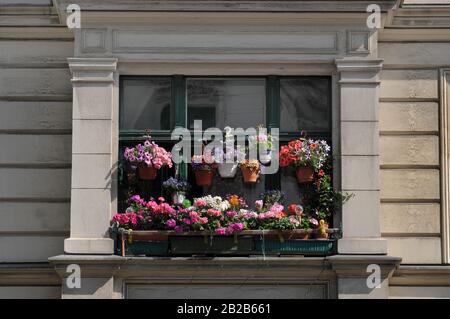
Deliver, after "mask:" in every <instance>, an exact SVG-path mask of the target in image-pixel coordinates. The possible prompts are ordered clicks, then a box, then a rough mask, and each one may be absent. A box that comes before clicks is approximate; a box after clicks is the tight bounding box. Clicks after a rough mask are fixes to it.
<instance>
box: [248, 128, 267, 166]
mask: <svg viewBox="0 0 450 319" xmlns="http://www.w3.org/2000/svg"><path fill="white" fill-rule="evenodd" d="M272 141H273V137H272V135H271V134H269V133H267V128H265V127H264V126H263V125H259V126H258V128H257V132H256V135H250V136H249V138H248V142H249V148H250V149H251V150H255V151H256V152H257V153H258V157H259V161H260V162H261V163H262V164H268V163H270V161H271V159H272Z"/></svg>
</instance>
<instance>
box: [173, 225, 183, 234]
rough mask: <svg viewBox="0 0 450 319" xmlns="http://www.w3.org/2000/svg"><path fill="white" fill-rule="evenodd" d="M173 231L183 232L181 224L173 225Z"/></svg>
mask: <svg viewBox="0 0 450 319" xmlns="http://www.w3.org/2000/svg"><path fill="white" fill-rule="evenodd" d="M175 231H176V232H177V233H181V232H183V227H181V226H175Z"/></svg>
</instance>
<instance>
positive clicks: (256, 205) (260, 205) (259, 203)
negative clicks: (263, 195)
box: [255, 200, 263, 210]
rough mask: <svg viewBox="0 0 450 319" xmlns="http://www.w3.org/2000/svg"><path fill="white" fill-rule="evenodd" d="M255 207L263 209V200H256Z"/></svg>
mask: <svg viewBox="0 0 450 319" xmlns="http://www.w3.org/2000/svg"><path fill="white" fill-rule="evenodd" d="M255 207H256V209H257V210H261V209H262V207H263V201H262V200H257V201H255Z"/></svg>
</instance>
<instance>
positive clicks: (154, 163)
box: [123, 137, 173, 180]
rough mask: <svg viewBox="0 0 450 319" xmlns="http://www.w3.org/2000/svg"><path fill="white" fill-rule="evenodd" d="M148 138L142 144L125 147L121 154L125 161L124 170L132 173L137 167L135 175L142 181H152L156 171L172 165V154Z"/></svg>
mask: <svg viewBox="0 0 450 319" xmlns="http://www.w3.org/2000/svg"><path fill="white" fill-rule="evenodd" d="M149 138H150V137H148V139H147V140H146V141H145V142H144V143H143V144H138V145H136V146H134V147H131V148H130V147H126V148H125V151H124V153H123V156H124V158H125V161H126V164H125V169H126V170H128V171H133V170H134V169H135V168H136V167H137V175H138V176H139V178H140V179H143V180H154V179H155V178H156V175H157V170H159V169H161V168H162V167H164V166H168V167H172V165H173V164H172V154H171V153H170V152H168V151H166V150H165V149H164V148H163V147H160V146H158V144H156V143H155V142H152V141H150V139H149Z"/></svg>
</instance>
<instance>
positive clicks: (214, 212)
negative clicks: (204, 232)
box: [206, 208, 222, 217]
mask: <svg viewBox="0 0 450 319" xmlns="http://www.w3.org/2000/svg"><path fill="white" fill-rule="evenodd" d="M206 213H207V214H208V215H209V216H214V217H219V216H220V215H222V213H221V212H220V210H217V209H214V208H210V209H208V210H207V211H206Z"/></svg>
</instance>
